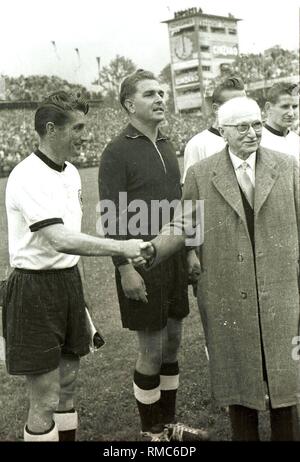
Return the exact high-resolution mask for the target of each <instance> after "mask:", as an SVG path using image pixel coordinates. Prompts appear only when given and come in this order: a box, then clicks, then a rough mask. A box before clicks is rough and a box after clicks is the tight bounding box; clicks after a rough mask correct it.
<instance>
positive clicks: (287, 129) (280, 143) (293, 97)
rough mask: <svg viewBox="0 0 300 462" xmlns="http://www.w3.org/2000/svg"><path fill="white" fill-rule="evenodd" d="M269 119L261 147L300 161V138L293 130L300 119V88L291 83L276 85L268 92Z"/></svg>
mask: <svg viewBox="0 0 300 462" xmlns="http://www.w3.org/2000/svg"><path fill="white" fill-rule="evenodd" d="M265 111H266V114H267V119H266V122H265V125H264V128H263V131H262V139H261V146H263V147H264V148H268V149H271V150H273V151H278V152H283V153H284V154H290V155H292V156H294V157H296V159H297V160H298V161H299V148H300V143H299V141H300V137H299V135H298V134H297V133H296V132H294V131H293V130H292V127H293V126H294V125H295V123H296V122H297V121H298V119H299V87H298V85H297V84H294V83H290V82H279V83H275V84H274V85H273V86H272V87H271V88H270V89H269V91H268V92H267V102H266V105H265Z"/></svg>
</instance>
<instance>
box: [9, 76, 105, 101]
mask: <svg viewBox="0 0 300 462" xmlns="http://www.w3.org/2000/svg"><path fill="white" fill-rule="evenodd" d="M3 77H4V79H5V99H6V100H7V101H40V100H41V99H43V98H44V97H45V96H47V95H49V93H52V92H54V91H56V90H57V88H60V89H62V90H65V91H67V92H73V93H76V92H80V93H81V94H82V95H83V96H84V97H85V98H86V99H99V98H100V97H101V95H99V94H97V93H91V92H89V91H87V89H86V88H85V87H84V86H82V85H77V84H72V83H70V82H68V81H67V80H63V79H61V78H60V77H57V76H55V75H53V76H47V75H30V76H27V77H24V76H23V75H20V76H19V77H7V76H3Z"/></svg>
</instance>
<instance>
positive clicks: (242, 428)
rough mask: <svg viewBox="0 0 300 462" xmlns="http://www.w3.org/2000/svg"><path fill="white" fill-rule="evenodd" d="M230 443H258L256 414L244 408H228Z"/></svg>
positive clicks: (254, 411)
mask: <svg viewBox="0 0 300 462" xmlns="http://www.w3.org/2000/svg"><path fill="white" fill-rule="evenodd" d="M229 416H230V422H231V429H232V441H259V433H258V412H257V411H256V410H255V409H250V408H248V407H245V406H239V405H233V406H229Z"/></svg>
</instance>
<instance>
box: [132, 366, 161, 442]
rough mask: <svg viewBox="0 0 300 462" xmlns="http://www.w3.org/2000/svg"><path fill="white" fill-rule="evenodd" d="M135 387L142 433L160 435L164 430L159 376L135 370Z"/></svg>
mask: <svg viewBox="0 0 300 462" xmlns="http://www.w3.org/2000/svg"><path fill="white" fill-rule="evenodd" d="M134 385H135V387H134V395H135V398H136V402H137V406H138V410H139V414H140V419H141V427H142V431H143V432H152V433H159V432H160V431H162V429H163V426H162V425H160V403H159V399H160V391H159V389H158V387H159V375H158V374H157V375H145V374H141V373H140V372H138V371H137V370H135V371H134ZM156 389H157V392H156V391H155V390H156Z"/></svg>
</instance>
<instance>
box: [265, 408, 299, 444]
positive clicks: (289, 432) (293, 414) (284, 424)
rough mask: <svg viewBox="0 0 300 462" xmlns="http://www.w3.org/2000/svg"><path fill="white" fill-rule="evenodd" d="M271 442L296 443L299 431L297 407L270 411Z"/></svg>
mask: <svg viewBox="0 0 300 462" xmlns="http://www.w3.org/2000/svg"><path fill="white" fill-rule="evenodd" d="M270 422H271V441H295V440H296V436H297V435H296V432H297V430H298V422H297V409H296V406H288V407H281V408H277V409H270Z"/></svg>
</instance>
